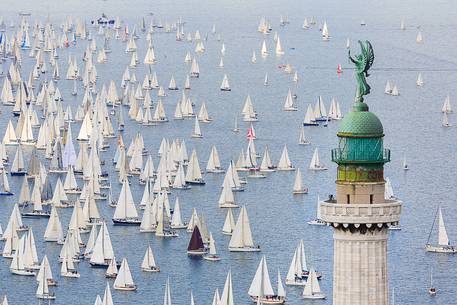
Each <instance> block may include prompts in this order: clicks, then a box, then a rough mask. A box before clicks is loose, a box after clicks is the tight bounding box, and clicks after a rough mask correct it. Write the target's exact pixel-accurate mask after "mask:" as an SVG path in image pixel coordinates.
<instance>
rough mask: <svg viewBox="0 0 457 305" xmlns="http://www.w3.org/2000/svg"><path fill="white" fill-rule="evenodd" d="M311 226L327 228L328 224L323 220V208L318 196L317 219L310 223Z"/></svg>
mask: <svg viewBox="0 0 457 305" xmlns="http://www.w3.org/2000/svg"><path fill="white" fill-rule="evenodd" d="M308 224H309V225H315V226H325V225H326V224H327V223H326V222H324V221H322V219H321V207H320V198H319V195H317V206H316V219H313V220H310V221H308Z"/></svg>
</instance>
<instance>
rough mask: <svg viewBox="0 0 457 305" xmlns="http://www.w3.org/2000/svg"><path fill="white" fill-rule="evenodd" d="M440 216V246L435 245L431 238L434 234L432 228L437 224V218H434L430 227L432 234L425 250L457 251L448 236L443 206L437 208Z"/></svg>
mask: <svg viewBox="0 0 457 305" xmlns="http://www.w3.org/2000/svg"><path fill="white" fill-rule="evenodd" d="M436 214H437V216H438V246H433V245H431V244H430V238H431V236H432V230H433V227H434V226H435V222H436V218H437V216H436V215H435V218H434V220H433V224H432V228H431V229H430V234H429V235H428V240H427V244H426V245H425V250H426V251H427V252H437V253H457V248H456V247H454V246H452V245H451V244H450V242H449V238H448V236H447V232H446V227H445V225H444V219H443V214H442V212H441V207H440V206H439V207H438V210H437V213H436Z"/></svg>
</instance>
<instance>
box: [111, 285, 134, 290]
mask: <svg viewBox="0 0 457 305" xmlns="http://www.w3.org/2000/svg"><path fill="white" fill-rule="evenodd" d="M113 288H114V289H116V290H122V291H135V290H136V288H137V287H136V285H128V286H113Z"/></svg>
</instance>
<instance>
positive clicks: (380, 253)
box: [333, 225, 389, 305]
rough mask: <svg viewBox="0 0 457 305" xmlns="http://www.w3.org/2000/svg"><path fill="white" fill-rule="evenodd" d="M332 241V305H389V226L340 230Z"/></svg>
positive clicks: (362, 226)
mask: <svg viewBox="0 0 457 305" xmlns="http://www.w3.org/2000/svg"><path fill="white" fill-rule="evenodd" d="M333 239H334V266H333V305H388V303H389V301H388V287H387V228H386V226H383V227H382V228H381V229H380V228H379V227H378V226H377V225H373V226H372V227H371V228H369V229H367V227H366V226H365V225H361V226H359V228H356V227H355V226H354V225H350V226H349V227H348V228H344V227H343V226H338V227H337V228H335V230H334V233H333Z"/></svg>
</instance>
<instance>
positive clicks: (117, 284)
mask: <svg viewBox="0 0 457 305" xmlns="http://www.w3.org/2000/svg"><path fill="white" fill-rule="evenodd" d="M113 288H114V289H116V290H123V291H134V290H136V289H137V286H136V285H135V283H134V282H133V278H132V274H131V273H130V268H129V264H128V262H127V259H126V258H123V259H122V263H121V267H120V268H119V273H118V274H117V276H116V280H115V281H114V284H113Z"/></svg>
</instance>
